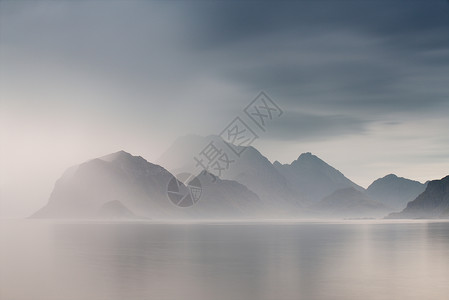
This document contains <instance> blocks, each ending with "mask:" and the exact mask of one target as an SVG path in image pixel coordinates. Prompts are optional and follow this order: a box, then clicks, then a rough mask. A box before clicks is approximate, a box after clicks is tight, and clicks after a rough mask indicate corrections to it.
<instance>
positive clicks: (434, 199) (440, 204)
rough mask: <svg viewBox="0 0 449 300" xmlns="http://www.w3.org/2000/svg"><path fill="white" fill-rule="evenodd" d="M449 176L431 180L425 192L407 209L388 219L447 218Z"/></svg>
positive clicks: (410, 203) (448, 211)
mask: <svg viewBox="0 0 449 300" xmlns="http://www.w3.org/2000/svg"><path fill="white" fill-rule="evenodd" d="M448 213H449V176H446V177H444V178H442V179H440V180H432V181H430V182H429V183H428V184H427V188H426V190H425V191H424V192H423V193H422V194H420V195H419V196H418V197H417V198H416V199H415V200H413V201H411V202H409V203H408V204H407V207H406V208H405V209H404V210H403V211H401V212H399V213H392V214H390V215H389V216H388V217H387V218H390V219H416V218H447V217H448V216H449V214H448Z"/></svg>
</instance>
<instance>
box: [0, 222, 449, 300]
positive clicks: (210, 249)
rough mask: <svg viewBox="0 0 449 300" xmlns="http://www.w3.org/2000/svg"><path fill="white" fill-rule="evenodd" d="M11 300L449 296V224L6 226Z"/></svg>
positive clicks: (1, 262) (4, 267)
mask: <svg viewBox="0 0 449 300" xmlns="http://www.w3.org/2000/svg"><path fill="white" fill-rule="evenodd" d="M0 226H1V227H0V299H2V300H3V299H5V300H6V299H8V300H10V299H11V300H13V299H14V300H15V299H18V300H22V299H26V300H28V299H29V300H40V299H44V300H49V299H58V300H65V299H77V300H80V299H88V300H90V299H92V300H99V299H108V300H110V299H120V300H122V299H127V300H132V299H157V300H159V299H195V300H201V299H207V300H215V299H218V300H220V299H226V300H232V299H242V300H251V299H306V300H313V299H342V300H343V299H344V300H351V299H357V300H359V299H376V300H378V299H419V300H422V299H435V300H438V299H448V295H449V284H448V282H449V223H447V222H446V223H444V222H442V223H438V222H435V223H427V222H412V223H387V222H353V223H337V224H331V223H291V224H221V225H220V224H188V225H186V224H178V225H174V224H172V225H168V224H149V223H130V224H124V223H121V224H107V223H94V224H92V223H91V224H68V223H48V222H42V221H21V222H12V221H8V222H6V221H5V222H2V223H0Z"/></svg>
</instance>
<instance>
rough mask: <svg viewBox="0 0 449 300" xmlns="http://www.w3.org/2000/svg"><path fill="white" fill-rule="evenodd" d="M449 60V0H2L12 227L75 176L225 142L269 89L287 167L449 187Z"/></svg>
mask: <svg viewBox="0 0 449 300" xmlns="http://www.w3.org/2000/svg"><path fill="white" fill-rule="evenodd" d="M448 50H449V4H448V1H443V0H434V1H432V0H427V1H413V0H394V1H393V0H388V1H382V0H376V1H370V0H359V1H350V0H341V1H339V0H334V1H320V0H318V1H316V0H314V1H312V0H310V1H308V0H303V1H273V2H270V1H248V2H242V1H194V2H193V1H192V2H190V1H125V0H123V1H4V0H1V1H0V97H1V104H0V105H1V107H0V108H1V110H0V138H1V140H0V163H1V167H0V176H1V177H0V197H1V198H0V217H7V216H26V215H29V214H31V213H32V212H34V211H35V210H36V209H38V208H39V207H41V206H42V205H44V204H45V203H46V201H47V199H48V197H49V195H50V192H51V190H52V188H53V185H54V182H55V181H56V179H57V178H58V177H59V176H60V175H61V174H62V172H63V171H64V170H65V169H66V168H67V167H68V166H71V165H74V164H77V163H80V162H83V161H85V160H87V159H90V158H94V157H97V156H101V155H104V154H107V153H110V152H115V151H117V150H121V149H123V150H126V151H128V152H131V153H132V154H135V155H141V156H143V157H145V158H146V159H147V160H149V161H156V160H157V158H158V157H159V156H160V155H161V154H162V152H163V151H164V149H166V148H167V147H168V146H169V145H170V144H171V143H172V142H173V140H175V139H176V137H178V136H182V135H186V134H190V133H195V134H201V135H207V134H218V133H220V131H221V130H222V129H223V128H224V127H225V126H226V125H227V123H228V122H229V121H230V120H232V118H234V117H235V116H237V115H239V114H241V111H242V109H243V108H244V107H245V106H246V105H247V104H248V103H249V102H250V101H251V100H252V99H253V98H254V97H255V96H256V95H257V93H258V92H259V91H261V90H263V91H265V92H267V93H268V94H269V95H270V96H271V97H272V98H273V99H274V100H275V101H276V103H278V105H279V106H281V107H282V108H283V110H284V111H285V113H284V115H283V116H282V117H281V118H279V119H276V120H274V121H273V122H272V123H270V126H269V128H268V130H267V132H266V133H264V134H263V135H261V138H260V139H259V140H257V141H256V143H255V146H256V147H257V148H258V149H259V150H260V151H261V152H262V153H263V154H265V155H266V156H267V157H268V158H269V159H270V160H272V161H274V160H279V161H281V162H283V163H289V162H291V161H292V160H294V159H296V158H297V157H298V156H299V154H300V153H302V152H308V151H311V152H313V153H314V154H316V155H318V156H319V157H321V158H322V159H324V160H325V161H327V162H328V163H330V164H331V165H333V166H334V167H336V168H338V169H339V170H340V171H342V172H343V173H344V174H345V175H347V176H348V177H349V178H351V179H352V180H354V181H355V182H356V183H358V184H361V185H363V186H365V187H366V186H367V185H369V184H370V183H371V182H372V181H373V180H374V179H376V178H378V177H382V176H384V175H386V174H388V173H395V174H397V175H399V176H404V177H408V178H411V179H416V180H420V181H426V180H428V179H436V178H441V177H443V176H445V175H447V174H449V134H448V129H447V128H449V118H448V115H449V100H448V96H449V51H448Z"/></svg>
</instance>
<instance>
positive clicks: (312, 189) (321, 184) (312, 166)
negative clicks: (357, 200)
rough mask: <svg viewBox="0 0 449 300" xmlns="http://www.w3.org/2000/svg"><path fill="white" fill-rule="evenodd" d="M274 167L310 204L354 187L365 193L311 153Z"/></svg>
mask: <svg viewBox="0 0 449 300" xmlns="http://www.w3.org/2000/svg"><path fill="white" fill-rule="evenodd" d="M273 165H274V166H275V168H276V169H277V170H278V171H279V172H280V173H281V174H282V175H284V177H285V178H286V180H287V181H288V186H289V187H290V188H291V189H293V190H294V191H295V192H296V193H297V194H300V195H303V197H305V198H306V199H307V201H308V202H309V203H310V204H313V203H317V202H318V201H320V200H321V199H322V198H323V197H325V196H327V195H329V194H331V193H332V192H334V191H336V190H339V189H344V188H348V187H352V188H354V189H355V190H358V191H364V188H362V187H361V186H359V185H357V184H355V183H354V182H352V181H351V180H349V179H348V178H346V177H345V176H344V175H343V174H342V173H341V172H340V171H338V170H337V169H335V168H333V167H331V166H330V165H328V164H327V163H326V162H324V161H323V160H321V159H320V158H318V157H317V156H315V155H313V154H312V153H310V152H308V153H303V154H301V155H300V156H299V157H298V159H297V160H295V161H293V162H292V163H291V164H284V165H282V164H280V163H279V162H278V161H276V162H274V164H273Z"/></svg>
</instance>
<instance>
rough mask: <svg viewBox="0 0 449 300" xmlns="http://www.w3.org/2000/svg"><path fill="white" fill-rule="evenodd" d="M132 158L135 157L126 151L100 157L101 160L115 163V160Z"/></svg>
mask: <svg viewBox="0 0 449 300" xmlns="http://www.w3.org/2000/svg"><path fill="white" fill-rule="evenodd" d="M131 157H134V156H133V155H132V154H130V153H128V152H126V151H123V150H120V151H117V152H114V153H111V154H107V155H105V156H102V157H100V159H101V160H104V161H114V160H119V159H125V158H131Z"/></svg>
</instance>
